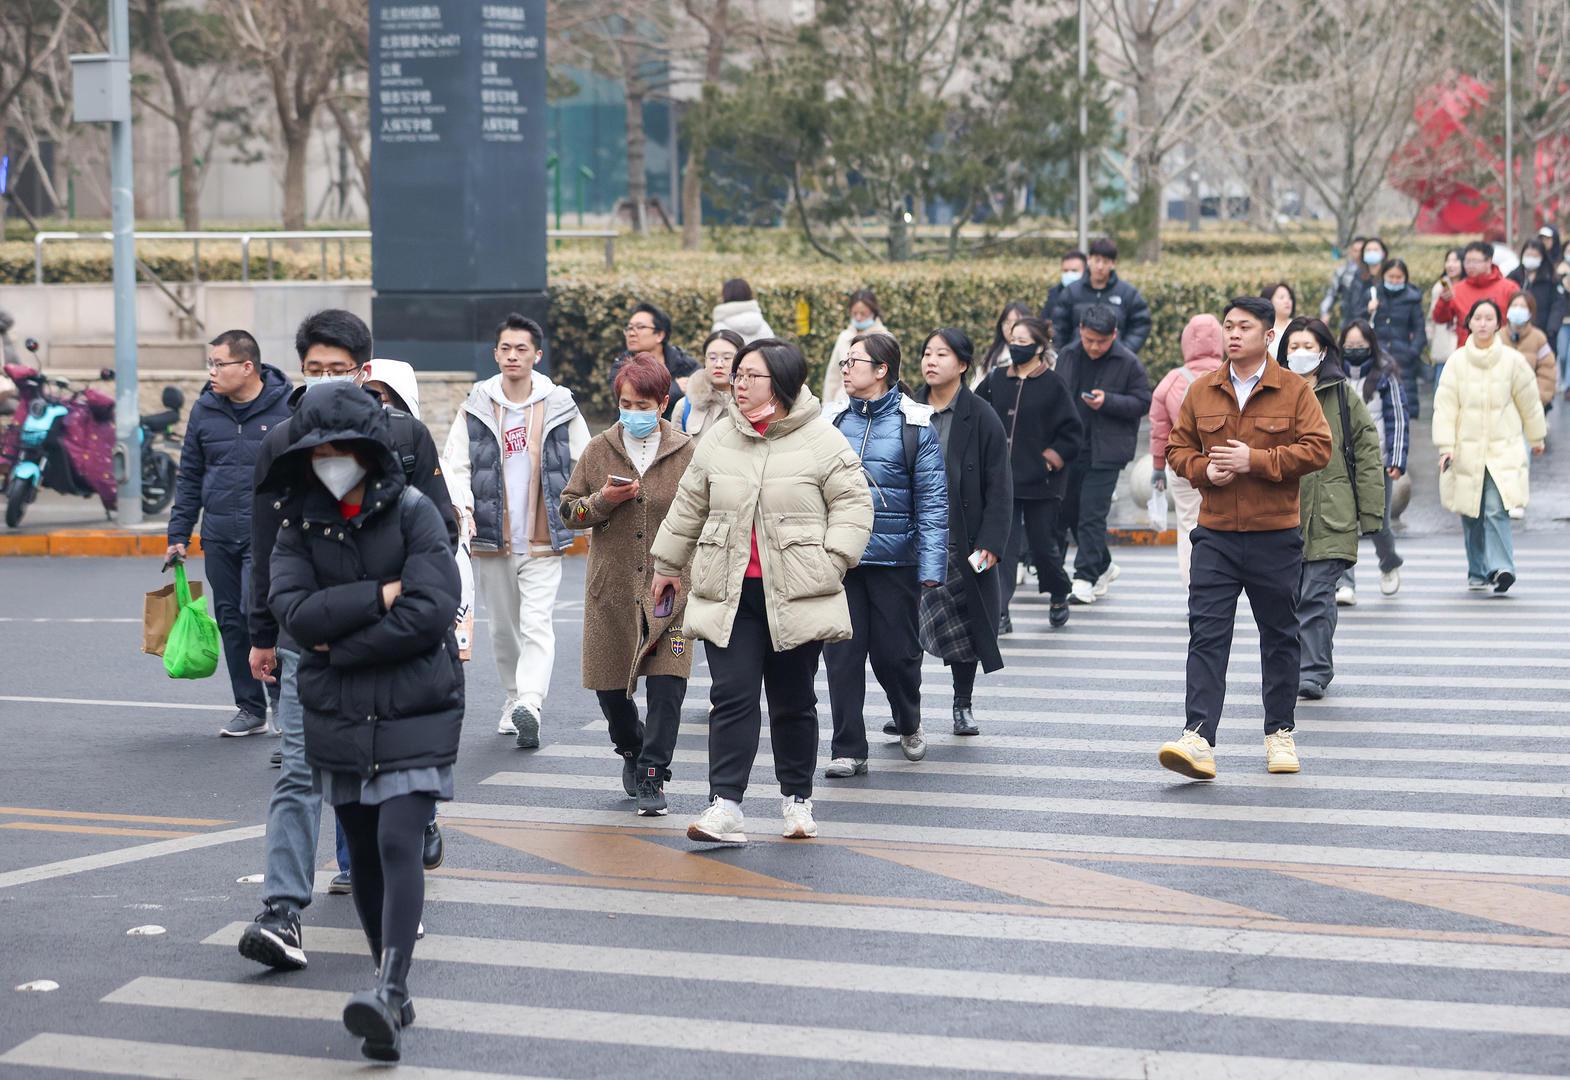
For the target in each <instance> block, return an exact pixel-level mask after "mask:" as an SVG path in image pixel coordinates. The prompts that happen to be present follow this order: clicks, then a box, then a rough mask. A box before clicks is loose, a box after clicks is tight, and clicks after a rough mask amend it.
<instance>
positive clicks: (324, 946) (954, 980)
mask: <svg viewBox="0 0 1570 1080" xmlns="http://www.w3.org/2000/svg"><path fill="white" fill-rule="evenodd" d="M247 925H249V924H247V923H243V922H236V923H230V924H229V925H228V926H226V927H224V928H223V929H222V930H219V931H218V932H217V933H215V934H213V935H212V936H211V937H208V938H207V939H206V940H204V941H203V942H202V944H204V945H223V946H228V947H233V946H234V945H236V944H237V943H238V942H239V940H240V935H241V933H242V932H244V930H245V928H246V926H247ZM311 948H312V950H313V951H316V952H328V953H338V954H342V955H345V956H359V955H361V954H362V953H364V952H365V935H364V934H361V933H360V932H358V931H356V930H334V929H315V928H313V929H312V931H311ZM420 959H421V961H426V960H436V961H443V962H448V963H455V964H479V965H484V966H488V967H504V968H522V969H533V970H542V971H566V972H574V973H581V972H592V973H594V974H603V975H619V976H625V977H627V978H637V977H641V978H656V979H659V978H665V979H687V980H691V981H695V982H718V983H743V984H749V985H755V986H792V987H801V988H806V989H814V990H836V991H842V992H845V993H858V994H910V995H913V996H916V997H930V998H963V999H965V1000H967V1001H995V1002H1020V1003H1024V1004H1028V1005H1070V1006H1074V1007H1076V1008H1085V1009H1138V1010H1141V1011H1144V1012H1162V1013H1169V1012H1170V1013H1185V1014H1194V1015H1202V1016H1227V1017H1253V1018H1258V1019H1262V1020H1272V1019H1277V1018H1279V1017H1281V1016H1282V1015H1283V1014H1285V1015H1288V1016H1291V1017H1292V1019H1293V1020H1296V1021H1309V1022H1315V1023H1324V1024H1358V1025H1373V1026H1378V1027H1400V1028H1414V1029H1419V1030H1432V1031H1491V1032H1498V1033H1502V1034H1510V1035H1547V1036H1551V1037H1559V1036H1563V1035H1564V1034H1565V1032H1567V1031H1570V1009H1562V1008H1553V1007H1550V1006H1517V1005H1493V1004H1487V1003H1482V1002H1471V1001H1420V1000H1414V999H1409V998H1389V997H1356V996H1353V995H1346V994H1305V993H1294V992H1290V991H1282V990H1272V991H1271V992H1270V993H1268V994H1261V993H1259V992H1258V991H1256V990H1231V989H1227V988H1224V987H1215V986H1185V985H1183V984H1181V983H1147V982H1130V981H1124V980H1121V979H1074V978H1055V977H1052V976H1047V975H1016V974H1011V973H1007V972H1000V971H969V970H956V969H953V968H932V967H905V966H901V965H895V964H888V965H884V964H851V963H835V962H832V961H824V960H798V959H794V958H792V957H785V956H737V955H732V954H729V953H705V952H690V951H674V950H665V949H624V948H608V947H602V946H595V945H564V944H559V943H556V942H551V941H534V940H524V941H510V940H498V939H495V938H480V937H459V936H449V935H445V934H429V935H427V936H426V937H425V938H423V939H422V940H421V942H420Z"/></svg>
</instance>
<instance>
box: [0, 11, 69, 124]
mask: <svg viewBox="0 0 1570 1080" xmlns="http://www.w3.org/2000/svg"><path fill="white" fill-rule="evenodd" d="M76 3H77V0H7V2H6V9H5V15H4V17H3V18H0V118H4V117H5V116H6V115H7V114H8V113H9V112H10V111H11V106H12V105H13V104H14V103H15V102H16V99H17V98H18V97H19V96H20V95H21V93H22V89H23V87H25V86H26V85H27V84H28V82H29V81H31V80H32V78H33V77H34V76H35V75H36V74H37V73H38V69H39V66H40V65H41V64H43V62H44V61H45V60H47V59H48V58H49V57H50V56H52V55H53V54H54V53H55V51H56V50H57V49H58V48H59V47H60V42H61V41H63V40H64V39H65V35H66V31H67V30H68V29H69V28H70V26H71V24H72V21H73V18H74V16H75V14H76Z"/></svg>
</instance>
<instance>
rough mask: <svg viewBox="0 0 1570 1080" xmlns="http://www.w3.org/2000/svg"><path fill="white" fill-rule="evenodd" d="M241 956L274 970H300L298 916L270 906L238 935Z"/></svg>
mask: <svg viewBox="0 0 1570 1080" xmlns="http://www.w3.org/2000/svg"><path fill="white" fill-rule="evenodd" d="M240 955H241V956H243V957H245V958H246V959H247V960H255V961H256V962H257V963H258V964H265V965H266V966H267V967H270V968H272V969H273V970H275V971H301V970H303V969H304V968H305V945H304V943H303V942H302V940H301V938H300V913H299V912H298V911H295V910H294V909H293V908H291V907H289V906H287V905H285V904H269V905H268V906H267V908H266V909H265V910H263V912H262V913H261V914H260V915H258V916H257V917H256V919H255V920H254V921H253V922H252V923H251V925H250V926H247V927H246V928H245V933H243V934H241V935H240Z"/></svg>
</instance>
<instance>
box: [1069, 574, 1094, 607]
mask: <svg viewBox="0 0 1570 1080" xmlns="http://www.w3.org/2000/svg"><path fill="white" fill-rule="evenodd" d="M1068 598H1069V603H1071V604H1094V603H1095V602H1096V587H1095V585H1093V584H1091V583H1090V582H1088V581H1082V580H1081V579H1079V578H1075V579H1074V584H1073V585H1071V586H1069V590H1068Z"/></svg>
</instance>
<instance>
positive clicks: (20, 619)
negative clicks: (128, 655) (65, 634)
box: [0, 615, 142, 626]
mask: <svg viewBox="0 0 1570 1080" xmlns="http://www.w3.org/2000/svg"><path fill="white" fill-rule="evenodd" d="M141 621H142V620H141V619H101V618H82V619H67V618H27V617H24V616H19V615H0V623H72V624H74V625H77V626H81V625H83V624H89V625H90V624H92V623H134V624H140V623H141Z"/></svg>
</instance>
